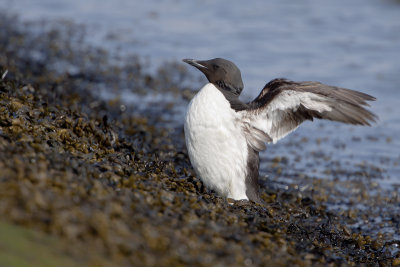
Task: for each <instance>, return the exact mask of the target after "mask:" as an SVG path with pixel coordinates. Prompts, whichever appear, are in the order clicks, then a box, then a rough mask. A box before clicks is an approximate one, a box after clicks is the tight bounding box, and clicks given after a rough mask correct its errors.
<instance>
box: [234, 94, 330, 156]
mask: <svg viewBox="0 0 400 267" xmlns="http://www.w3.org/2000/svg"><path fill="white" fill-rule="evenodd" d="M334 103H335V102H334V101H333V99H330V98H328V97H325V96H322V95H317V94H314V93H311V92H299V91H294V90H285V91H283V92H281V93H280V94H279V95H277V96H276V97H274V99H273V100H272V101H271V102H270V103H269V104H268V105H266V106H265V107H264V108H263V107H262V108H260V109H254V110H243V111H240V112H239V113H240V115H241V116H242V119H241V121H242V122H243V125H244V126H243V127H244V128H247V129H248V131H251V128H255V129H257V130H259V131H262V132H263V133H264V134H265V135H266V136H268V137H269V138H268V140H267V139H265V138H264V139H263V140H264V142H265V140H267V143H271V142H272V143H276V142H277V141H278V140H280V139H282V138H283V137H285V136H286V135H288V134H289V133H291V132H292V131H294V130H296V129H297V127H298V126H299V125H300V124H301V123H302V122H303V121H304V120H305V117H302V116H296V114H295V112H296V111H297V110H298V109H299V108H300V107H301V106H302V107H303V108H305V109H307V110H312V111H315V112H318V113H324V112H330V111H332V105H334ZM252 138H254V135H253V136H252ZM250 139H251V138H250ZM259 141H262V139H259ZM248 143H249V144H250V145H251V144H252V143H254V140H252V141H249V140H248ZM251 146H252V147H253V148H254V146H253V145H251ZM257 147H258V148H261V146H257ZM264 149H265V148H264ZM256 150H258V151H261V150H263V149H261V150H260V149H256Z"/></svg>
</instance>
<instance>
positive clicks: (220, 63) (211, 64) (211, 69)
mask: <svg viewBox="0 0 400 267" xmlns="http://www.w3.org/2000/svg"><path fill="white" fill-rule="evenodd" d="M183 62H185V63H188V64H189V65H192V66H193V67H196V68H197V69H198V70H200V71H201V72H202V73H204V75H205V76H206V77H207V79H208V81H209V82H210V83H213V84H215V85H216V86H218V87H219V88H220V89H222V90H228V91H230V92H231V93H233V94H236V95H239V94H240V93H241V92H242V90H243V81H242V75H241V73H240V70H239V68H238V67H237V66H236V65H235V64H234V63H233V62H231V61H229V60H226V59H223V58H214V59H210V60H194V59H184V60H183Z"/></svg>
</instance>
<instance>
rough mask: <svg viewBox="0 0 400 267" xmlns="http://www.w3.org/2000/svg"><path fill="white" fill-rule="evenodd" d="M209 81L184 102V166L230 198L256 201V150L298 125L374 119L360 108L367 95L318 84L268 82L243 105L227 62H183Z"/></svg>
mask: <svg viewBox="0 0 400 267" xmlns="http://www.w3.org/2000/svg"><path fill="white" fill-rule="evenodd" d="M183 61H184V62H186V63H188V64H190V65H192V66H194V67H196V68H197V69H199V70H200V71H201V72H203V73H204V75H205V76H206V77H207V79H208V81H209V83H207V84H206V85H204V87H203V88H201V89H200V91H199V92H198V93H197V94H196V95H195V96H194V98H193V99H192V100H191V101H190V103H189V106H188V109H187V112H186V117H185V124H184V130H185V141H186V146H187V149H188V153H189V158H190V162H191V163H192V165H193V168H194V170H195V172H196V174H197V175H198V176H199V177H200V179H201V180H202V181H203V182H204V184H205V185H206V186H207V187H209V188H211V189H213V190H215V191H216V192H217V193H218V194H220V195H222V196H224V197H229V198H232V199H235V200H240V199H249V200H252V201H255V202H262V201H261V198H260V195H259V185H258V169H259V152H260V151H263V150H265V149H266V145H265V144H266V143H275V142H277V141H278V140H279V139H281V138H283V137H285V136H286V135H287V134H289V133H290V132H292V131H294V130H295V129H296V128H297V127H298V126H299V125H300V124H301V123H302V122H303V121H305V120H313V119H314V118H317V119H326V120H333V121H338V122H343V123H348V124H355V125H370V123H371V122H374V121H375V119H376V118H377V117H376V115H375V114H373V113H372V112H370V111H368V110H367V109H365V108H364V106H367V105H368V104H367V102H366V101H373V100H375V98H374V97H373V96H370V95H367V94H364V93H361V92H358V91H353V90H349V89H345V88H339V87H335V86H329V85H325V84H322V83H319V82H294V81H290V80H287V79H274V80H272V81H270V82H269V83H267V84H266V85H265V86H264V88H263V89H262V91H261V93H260V94H259V95H258V96H257V97H256V98H255V99H254V100H253V101H251V102H250V103H243V102H242V101H240V100H239V95H240V93H241V92H242V90H243V82H242V77H241V73H240V70H239V69H238V67H237V66H236V65H235V64H234V63H233V62H231V61H229V60H226V59H222V58H215V59H211V60H194V59H184V60H183Z"/></svg>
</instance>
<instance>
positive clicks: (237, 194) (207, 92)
mask: <svg viewBox="0 0 400 267" xmlns="http://www.w3.org/2000/svg"><path fill="white" fill-rule="evenodd" d="M184 127H185V141H186V146H187V149H188V152H189V157H190V162H191V163H192V165H193V168H194V170H195V171H196V174H197V175H198V176H199V177H200V178H201V180H202V181H203V182H204V183H205V185H206V186H207V187H209V188H211V189H214V190H215V191H216V192H218V193H219V194H220V195H222V196H225V197H229V198H233V199H248V198H247V196H246V186H245V177H246V171H247V168H246V167H247V166H246V163H247V153H248V151H247V149H248V148H247V143H246V138H245V136H244V133H243V129H242V127H241V125H240V121H239V116H238V113H236V112H235V111H234V110H233V109H231V107H230V104H229V102H228V100H226V98H225V96H224V95H223V94H222V93H221V91H220V90H218V89H217V88H216V87H215V86H214V84H212V83H208V84H206V85H205V86H204V87H203V88H202V89H201V90H200V91H199V92H198V93H197V94H196V96H195V97H194V98H193V99H192V100H191V101H190V103H189V106H188V109H187V112H186V117H185V125H184Z"/></svg>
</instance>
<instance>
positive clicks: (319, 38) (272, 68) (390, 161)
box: [0, 0, 400, 188]
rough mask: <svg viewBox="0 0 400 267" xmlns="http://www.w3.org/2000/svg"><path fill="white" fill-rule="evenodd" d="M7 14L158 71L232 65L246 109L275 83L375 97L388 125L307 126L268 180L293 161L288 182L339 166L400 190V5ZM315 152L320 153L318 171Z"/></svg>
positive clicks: (273, 151) (112, 5)
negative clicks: (197, 62)
mask: <svg viewBox="0 0 400 267" xmlns="http://www.w3.org/2000/svg"><path fill="white" fill-rule="evenodd" d="M0 8H1V9H7V10H9V11H10V12H15V13H16V14H19V15H20V17H21V19H23V20H41V19H46V20H49V21H52V20H59V19H67V20H72V21H74V22H77V23H83V24H84V25H86V26H87V27H88V31H87V38H88V41H89V42H92V43H93V44H95V45H98V46H104V47H106V48H107V49H109V50H118V51H119V52H121V53H135V54H138V55H140V56H142V57H145V58H148V59H149V60H150V61H151V62H152V63H153V64H152V65H154V66H159V65H160V64H162V63H163V62H165V61H171V60H180V59H182V58H187V57H189V58H198V59H209V58H213V57H224V58H227V59H231V60H232V61H234V62H235V63H236V64H237V65H238V66H239V67H240V69H241V70H242V75H243V80H244V83H245V86H246V87H245V91H244V93H243V96H242V99H243V100H244V101H249V100H251V99H252V98H253V97H255V96H256V95H257V94H258V92H259V91H260V89H261V88H262V87H263V85H264V84H265V83H266V82H267V81H269V80H271V79H273V78H276V77H287V78H290V79H293V80H317V81H321V82H324V83H327V84H331V85H337V86H342V87H347V88H352V89H357V90H360V91H363V92H365V93H368V94H371V95H373V96H375V97H377V99H378V101H377V102H374V103H372V110H373V112H375V113H377V114H378V116H379V118H380V119H379V121H378V123H377V124H375V125H373V127H353V126H347V125H341V124H337V123H331V122H313V123H311V122H310V123H309V122H307V123H304V125H302V127H300V128H299V129H298V130H297V131H296V133H294V134H292V135H290V136H289V137H287V138H286V139H284V140H282V141H281V142H279V143H278V144H276V145H271V146H269V147H268V150H267V152H265V153H264V154H263V155H262V157H263V158H264V161H263V163H262V165H261V167H262V173H264V174H268V168H269V163H268V160H266V159H271V158H273V157H275V156H281V157H282V156H285V157H286V158H287V159H288V161H289V163H290V164H288V166H287V168H286V169H285V170H284V171H283V173H284V174H287V175H288V176H290V175H292V174H293V173H296V172H300V171H301V172H302V173H305V174H308V175H311V176H316V177H328V178H337V177H335V174H332V173H326V172H324V170H325V169H326V168H328V167H329V168H332V166H336V167H337V164H339V165H340V168H346V169H347V170H349V171H350V172H351V171H353V172H355V173H356V172H357V171H367V172H371V173H372V174H371V176H372V178H377V182H378V183H380V184H381V185H383V186H385V187H388V188H391V187H392V186H394V185H396V184H400V175H399V174H400V166H399V162H400V141H399V138H398V135H399V134H400V126H399V125H400V118H399V114H400V100H399V96H400V94H399V90H400V19H399V13H400V2H396V1H394V0H393V1H390V0H355V1H350V2H349V1H344V0H338V1H331V2H321V1H317V0H304V1H282V0H275V1H268V2H267V1H262V0H257V1H251V2H248V3H244V2H239V1H227V0H225V1H208V0H202V1H183V0H164V1H161V0H160V1H157V0H150V1H127V0H116V1H97V0H96V1H95V0H87V1H76V0H69V1H66V0H60V1H50V0H37V1H31V0H3V1H1V2H0ZM195 72H196V70H194V69H193V73H195ZM204 81H205V80H204ZM124 98H125V99H131V98H132V95H130V96H127V97H124ZM179 116H181V117H183V114H181V115H178V119H179ZM318 138H320V142H319V141H318ZM296 147H298V149H296ZM315 151H317V152H318V151H319V152H318V153H321V157H320V159H319V160H317V161H316V158H318V157H316V156H315V154H313V153H314V152H315ZM321 151H322V152H321ZM311 155H314V156H311ZM332 162H333V163H335V162H336V165H332V164H333V163H332ZM365 165H367V166H376V167H377V168H378V169H379V170H378V171H376V170H371V167H365ZM347 178H348V177H346V179H347Z"/></svg>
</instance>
